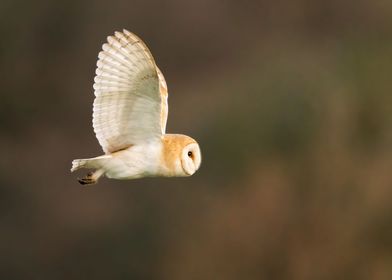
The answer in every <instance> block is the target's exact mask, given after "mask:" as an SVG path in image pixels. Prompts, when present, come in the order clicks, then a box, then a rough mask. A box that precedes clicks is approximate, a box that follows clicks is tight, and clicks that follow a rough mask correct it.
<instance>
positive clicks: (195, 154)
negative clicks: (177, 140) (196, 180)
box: [181, 143, 201, 176]
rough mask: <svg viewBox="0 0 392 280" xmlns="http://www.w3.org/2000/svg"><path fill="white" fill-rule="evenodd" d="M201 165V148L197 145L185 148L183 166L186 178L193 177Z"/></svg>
mask: <svg viewBox="0 0 392 280" xmlns="http://www.w3.org/2000/svg"><path fill="white" fill-rule="evenodd" d="M200 163H201V153H200V148H199V145H198V144H197V143H192V144H189V145H187V146H185V147H184V149H183V150H182V153H181V166H182V169H183V171H184V173H185V175H186V176H191V175H192V174H193V173H195V172H196V171H197V169H199V167H200Z"/></svg>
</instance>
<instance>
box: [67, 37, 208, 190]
mask: <svg viewBox="0 0 392 280" xmlns="http://www.w3.org/2000/svg"><path fill="white" fill-rule="evenodd" d="M94 94H95V100H94V104H93V127H94V132H95V135H96V137H97V139H98V142H99V144H100V145H101V146H102V149H103V151H104V152H105V154H104V155H102V156H98V157H95V158H88V159H75V160H74V161H72V168H71V172H73V171H75V170H78V169H80V168H88V169H94V171H93V172H90V173H88V174H87V176H86V177H84V178H82V179H78V180H79V183H81V184H82V185H86V184H94V183H96V182H97V181H98V179H99V178H100V177H102V176H106V177H108V178H113V179H136V178H141V177H154V176H162V177H182V176H191V175H192V174H194V173H195V172H196V171H197V170H198V169H199V167H200V163H201V153H200V148H199V145H198V143H197V142H196V141H195V140H194V139H192V138H191V137H189V136H186V135H181V134H166V133H165V130H166V121H167V114H168V105H167V97H168V91H167V85H166V81H165V78H164V77H163V74H162V72H161V71H160V70H159V68H158V66H157V65H156V64H155V61H154V58H153V57H152V55H151V52H150V51H149V49H148V48H147V46H146V45H145V44H144V43H143V41H142V40H141V39H140V38H139V37H137V36H136V35H135V34H133V33H131V32H129V31H128V30H123V32H115V34H114V35H113V36H109V37H108V38H107V43H105V44H103V46H102V51H101V52H100V53H99V55H98V62H97V69H96V76H95V78H94Z"/></svg>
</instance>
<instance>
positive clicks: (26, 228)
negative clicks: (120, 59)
mask: <svg viewBox="0 0 392 280" xmlns="http://www.w3.org/2000/svg"><path fill="white" fill-rule="evenodd" d="M122 28H127V29H129V30H131V31H133V32H135V33H136V34H138V35H139V36H140V37H141V38H142V39H143V40H144V41H145V42H146V43H147V45H148V46H149V48H150V49H151V51H152V53H153V55H154V56H155V58H156V61H157V63H158V65H159V67H160V68H161V69H162V71H163V73H164V74H165V77H166V80H167V83H168V86H169V94H170V96H169V109H170V114H169V121H168V128H167V130H168V132H172V133H175V132H178V133H184V134H188V135H191V136H192V137H194V138H195V139H197V140H198V141H199V143H200V145H201V148H202V153H203V163H202V167H201V169H200V170H199V171H198V173H196V174H195V175H194V176H192V177H190V178H173V179H161V178H149V179H141V180H134V181H115V180H108V179H103V180H101V181H100V183H99V184H98V185H95V186H92V187H81V186H80V185H79V184H78V183H77V181H76V178H77V177H80V176H83V175H84V174H83V173H84V172H79V173H78V174H71V173H70V172H69V169H70V167H71V160H72V159H74V158H80V157H92V156H97V155H99V154H101V153H102V151H101V148H100V146H99V145H98V142H97V141H96V139H95V136H94V133H93V130H92V126H91V114H92V102H93V90H92V84H93V77H94V71H95V64H96V60H97V54H98V52H99V51H100V49H101V45H102V43H104V41H105V38H106V36H108V35H110V34H112V33H113V32H114V31H115V30H121V29H122ZM0 34H1V39H0V81H1V82H0V84H1V91H0V92H1V93H0V94H1V102H0V145H1V157H0V252H1V253H0V277H1V279H60V280H61V279H96V280H99V279H168V280H177V279H178V280H182V279H228V280H230V279H280V280H282V279H392V170H391V169H392V95H391V90H392V78H391V73H392V2H391V1H386V0H385V1H370V0H369V1H366V0H358V1H337V0H332V1H322V0H317V1H310V0H296V1H289V0H277V1H235V0H227V1H222V0H208V1H207V0H198V1H183V0H168V1H162V2H160V1H142V0H135V1H130V0H128V1H127V0H112V1H92V0H87V1H78V0H68V1H49V0H37V1H22V0H14V1H11V0H1V2H0Z"/></svg>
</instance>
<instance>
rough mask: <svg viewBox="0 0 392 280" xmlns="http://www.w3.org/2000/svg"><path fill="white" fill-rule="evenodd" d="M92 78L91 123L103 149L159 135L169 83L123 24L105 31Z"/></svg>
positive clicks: (162, 132) (165, 114) (120, 148)
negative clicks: (110, 32) (119, 29)
mask: <svg viewBox="0 0 392 280" xmlns="http://www.w3.org/2000/svg"><path fill="white" fill-rule="evenodd" d="M107 40H108V43H105V44H104V45H103V46H102V51H101V52H100V53H99V55H98V58H99V60H98V62H97V70H96V76H95V79H94V82H95V83H94V94H95V96H96V97H95V100H94V108H93V127H94V132H95V134H96V136H97V139H98V141H99V144H100V145H101V146H102V149H103V150H104V152H105V153H112V152H115V151H119V150H122V149H125V148H128V147H129V146H131V145H134V144H138V143H141V142H145V141H146V140H148V139H153V138H159V137H161V136H162V134H164V133H165V128H166V121H167V112H168V108H167V96H168V94H167V86H166V82H165V78H164V77H163V75H162V73H161V71H160V70H159V69H158V67H157V66H156V64H155V61H154V58H153V57H152V55H151V53H150V51H149V50H148V48H147V46H146V45H145V44H144V43H143V41H142V40H141V39H140V38H139V37H137V36H136V35H134V34H133V33H131V32H129V31H127V30H124V31H123V32H116V33H115V35H114V36H109V37H108V39H107Z"/></svg>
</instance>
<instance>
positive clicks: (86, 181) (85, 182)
mask: <svg viewBox="0 0 392 280" xmlns="http://www.w3.org/2000/svg"><path fill="white" fill-rule="evenodd" d="M78 182H79V183H80V184H81V185H92V184H95V183H96V182H97V181H96V180H94V179H92V178H89V177H85V178H82V179H78Z"/></svg>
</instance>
